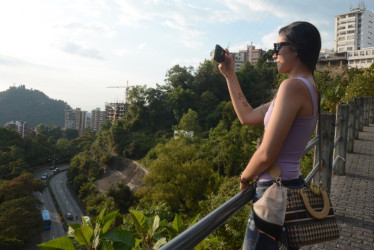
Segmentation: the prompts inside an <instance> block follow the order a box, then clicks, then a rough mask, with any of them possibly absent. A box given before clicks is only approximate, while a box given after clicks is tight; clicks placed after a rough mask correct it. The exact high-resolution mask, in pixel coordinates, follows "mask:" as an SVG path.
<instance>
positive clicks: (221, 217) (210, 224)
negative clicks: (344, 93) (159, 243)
mask: <svg viewBox="0 0 374 250" xmlns="http://www.w3.org/2000/svg"><path fill="white" fill-rule="evenodd" d="M254 194H255V186H253V185H252V186H250V187H248V188H246V189H244V190H242V191H241V192H240V193H238V194H236V195H235V196H234V197H232V198H231V199H230V200H228V201H226V202H225V203H224V204H222V205H221V206H219V207H218V208H216V209H215V210H214V211H213V212H211V213H210V214H208V215H207V216H205V217H204V218H202V219H201V220H200V221H198V222H197V223H196V224H194V225H193V226H192V227H190V228H188V229H186V230H185V231H183V232H182V233H181V234H179V235H178V236H177V237H175V238H174V239H172V240H171V241H169V242H168V243H167V244H166V245H164V246H163V247H161V248H160V250H175V249H178V250H184V249H186V250H187V249H188V250H189V249H193V248H194V246H196V245H197V244H199V243H200V242H201V241H202V240H203V239H205V238H206V237H207V236H208V235H209V234H211V233H212V232H213V231H214V230H216V229H217V228H218V227H219V226H221V225H222V224H223V223H225V221H226V220H228V219H229V218H230V217H231V216H233V215H234V214H235V213H236V212H237V211H239V210H240V209H241V208H242V207H244V205H245V204H247V203H248V202H249V201H251V200H252V199H253V196H254Z"/></svg>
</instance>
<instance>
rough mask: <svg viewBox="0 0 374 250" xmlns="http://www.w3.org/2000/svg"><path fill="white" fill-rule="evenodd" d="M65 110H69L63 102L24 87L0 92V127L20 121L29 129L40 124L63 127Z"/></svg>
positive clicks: (11, 87) (15, 87) (13, 87)
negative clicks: (10, 122) (25, 123)
mask: <svg viewBox="0 0 374 250" xmlns="http://www.w3.org/2000/svg"><path fill="white" fill-rule="evenodd" d="M65 109H71V107H70V106H69V105H68V104H67V103H66V102H65V101H62V100H55V99H52V98H49V97H48V96H47V95H46V94H44V93H43V92H41V91H39V90H35V89H27V88H26V87H25V85H20V86H10V87H9V89H7V90H6V91H2V92H0V126H4V125H5V123H6V122H9V121H20V122H27V124H28V127H29V128H31V129H33V128H35V127H36V126H37V125H39V124H41V123H43V124H44V125H51V126H60V127H63V126H64V119H65Z"/></svg>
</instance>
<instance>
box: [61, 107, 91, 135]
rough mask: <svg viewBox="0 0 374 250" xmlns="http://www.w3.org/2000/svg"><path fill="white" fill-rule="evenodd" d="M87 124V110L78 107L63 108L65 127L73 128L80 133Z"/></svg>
mask: <svg viewBox="0 0 374 250" xmlns="http://www.w3.org/2000/svg"><path fill="white" fill-rule="evenodd" d="M87 126H88V122H87V111H82V110H81V109H80V108H76V109H75V110H65V126H64V127H65V129H68V128H73V129H77V130H78V131H79V133H82V132H83V131H84V130H85V129H86V128H87Z"/></svg>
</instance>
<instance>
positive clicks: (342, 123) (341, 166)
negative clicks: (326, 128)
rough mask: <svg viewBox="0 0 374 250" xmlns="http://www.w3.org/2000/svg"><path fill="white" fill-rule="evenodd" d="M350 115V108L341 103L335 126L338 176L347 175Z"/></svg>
mask: <svg viewBox="0 0 374 250" xmlns="http://www.w3.org/2000/svg"><path fill="white" fill-rule="evenodd" d="M348 115H349V106H348V105H347V104H345V103H339V104H338V105H337V107H336V122H337V124H335V139H334V144H335V142H336V143H337V144H336V146H335V147H334V157H333V168H334V173H335V174H338V175H345V161H346V155H347V134H348Z"/></svg>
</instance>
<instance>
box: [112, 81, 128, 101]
mask: <svg viewBox="0 0 374 250" xmlns="http://www.w3.org/2000/svg"><path fill="white" fill-rule="evenodd" d="M132 87H134V86H130V85H129V81H127V83H126V86H123V85H122V86H108V87H107V88H124V89H125V103H127V100H128V95H129V89H130V88H132Z"/></svg>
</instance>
